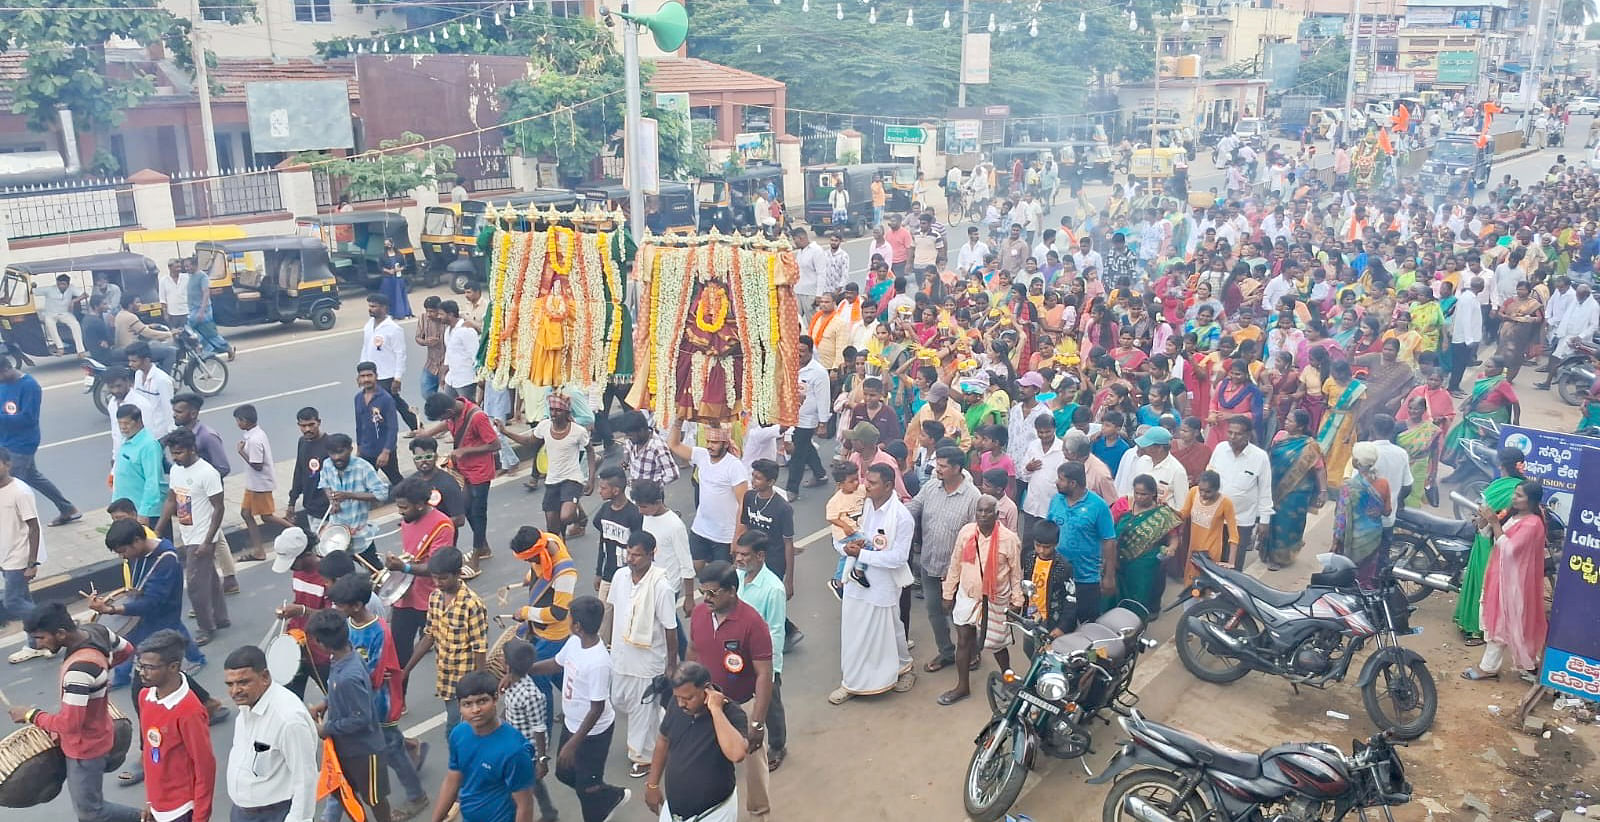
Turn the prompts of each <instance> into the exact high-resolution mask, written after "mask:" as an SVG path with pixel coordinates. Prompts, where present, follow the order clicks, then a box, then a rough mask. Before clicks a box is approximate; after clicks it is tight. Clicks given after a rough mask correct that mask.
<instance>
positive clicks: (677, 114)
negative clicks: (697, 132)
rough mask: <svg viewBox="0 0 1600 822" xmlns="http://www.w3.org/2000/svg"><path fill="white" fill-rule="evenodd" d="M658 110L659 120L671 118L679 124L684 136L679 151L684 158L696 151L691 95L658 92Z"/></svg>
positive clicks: (678, 92)
mask: <svg viewBox="0 0 1600 822" xmlns="http://www.w3.org/2000/svg"><path fill="white" fill-rule="evenodd" d="M656 108H659V109H661V114H660V117H659V118H658V119H666V118H669V117H670V118H671V119H673V120H676V121H677V122H678V124H679V127H680V128H681V130H682V134H683V139H682V140H681V141H680V148H679V150H680V151H681V153H682V154H683V155H684V156H688V155H689V153H690V152H692V151H694V125H693V121H692V120H691V119H690V117H689V95H688V94H687V93H685V92H681V91H658V92H656Z"/></svg>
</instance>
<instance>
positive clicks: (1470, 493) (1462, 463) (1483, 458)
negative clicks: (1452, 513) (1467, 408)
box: [1445, 418, 1500, 518]
mask: <svg viewBox="0 0 1600 822" xmlns="http://www.w3.org/2000/svg"><path fill="white" fill-rule="evenodd" d="M1469 422H1471V423H1472V427H1473V428H1476V429H1478V436H1477V437H1476V438H1467V437H1464V438H1462V440H1461V454H1462V458H1461V459H1459V460H1457V461H1456V466H1455V470H1454V471H1452V472H1450V476H1448V477H1445V481H1447V482H1453V483H1456V484H1458V485H1460V486H1461V493H1462V494H1464V495H1466V497H1467V498H1468V499H1482V498H1483V489H1485V488H1488V487H1489V482H1490V481H1491V480H1493V479H1494V478H1495V477H1498V476H1500V423H1498V422H1496V421H1494V420H1491V419H1482V418H1478V419H1473V420H1469ZM1472 510H1473V511H1477V510H1478V509H1476V508H1474V509H1472ZM1456 516H1457V517H1458V518H1460V517H1461V512H1460V511H1457V512H1456Z"/></svg>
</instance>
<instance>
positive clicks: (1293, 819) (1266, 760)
mask: <svg viewBox="0 0 1600 822" xmlns="http://www.w3.org/2000/svg"><path fill="white" fill-rule="evenodd" d="M1121 723H1122V729H1123V730H1124V731H1126V732H1127V734H1128V740H1127V741H1126V742H1124V743H1123V744H1122V747H1121V749H1119V750H1118V751H1117V754H1116V756H1114V757H1112V759H1111V762H1110V763H1108V764H1107V765H1106V769H1105V770H1104V771H1103V772H1101V773H1100V775H1099V776H1096V777H1094V778H1093V779H1090V780H1089V783H1090V784H1093V785H1103V784H1105V783H1107V782H1111V781H1112V780H1113V779H1115V780H1116V781H1115V782H1114V783H1113V784H1112V786H1111V792H1110V793H1108V794H1106V799H1105V803H1104V804H1103V805H1102V806H1101V815H1100V818H1101V820H1102V822H1125V821H1127V820H1132V822H1201V820H1206V821H1207V822H1209V821H1210V820H1216V821H1217V822H1221V821H1222V820H1271V822H1337V820H1341V819H1344V818H1345V817H1346V816H1348V815H1349V814H1350V812H1351V811H1355V812H1356V814H1357V815H1358V817H1359V818H1360V819H1363V820H1364V819H1366V818H1367V817H1366V809H1367V808H1382V809H1383V815H1384V817H1385V818H1386V819H1388V820H1389V822H1394V814H1393V813H1392V812H1391V811H1390V810H1389V808H1390V807H1392V806H1395V805H1404V804H1406V803H1408V802H1410V801H1411V784H1410V783H1409V782H1407V781H1406V769H1405V765H1404V764H1403V763H1401V761H1400V754H1399V752H1398V751H1397V750H1395V746H1394V744H1393V742H1392V740H1393V738H1394V735H1393V734H1392V733H1391V732H1388V731H1384V732H1381V733H1378V734H1376V735H1374V736H1373V737H1372V738H1371V739H1369V740H1367V742H1366V743H1361V742H1354V743H1352V745H1351V752H1350V754H1349V755H1348V756H1346V755H1345V753H1344V752H1343V751H1342V750H1340V749H1339V748H1338V747H1336V746H1334V745H1331V744H1328V743H1326V742H1291V743H1288V744H1284V745H1276V746H1273V747H1271V748H1268V749H1267V750H1265V751H1263V752H1261V753H1259V754H1254V753H1248V752H1246V751H1238V750H1233V749H1231V748H1226V747H1223V746H1221V745H1217V744H1216V743H1213V742H1211V741H1209V740H1207V739H1204V738H1202V737H1199V736H1196V735H1194V734H1191V733H1187V732H1185V731H1182V730H1179V729H1178V728H1174V727H1172V726H1171V725H1163V724H1160V723H1158V722H1151V721H1149V720H1147V719H1145V718H1144V717H1143V716H1142V715H1141V714H1140V713H1139V712H1138V711H1137V710H1133V711H1130V712H1129V716H1127V717H1125V718H1123V719H1122V720H1121Z"/></svg>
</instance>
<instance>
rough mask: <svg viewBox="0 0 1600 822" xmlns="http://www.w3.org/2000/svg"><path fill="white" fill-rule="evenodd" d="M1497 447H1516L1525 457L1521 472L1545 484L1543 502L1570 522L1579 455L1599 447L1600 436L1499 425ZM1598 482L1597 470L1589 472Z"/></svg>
mask: <svg viewBox="0 0 1600 822" xmlns="http://www.w3.org/2000/svg"><path fill="white" fill-rule="evenodd" d="M1500 447H1502V448H1515V449H1517V450H1519V451H1521V452H1522V453H1523V455H1524V456H1526V457H1527V461H1526V462H1524V463H1523V465H1522V472H1523V473H1524V474H1526V475H1527V476H1528V478H1529V479H1536V480H1538V481H1539V482H1540V484H1542V485H1543V486H1544V504H1545V507H1546V508H1549V509H1551V510H1552V511H1555V512H1556V515H1557V516H1559V517H1561V519H1562V520H1563V521H1566V522H1571V521H1572V517H1571V516H1570V515H1569V512H1570V511H1571V510H1572V497H1573V494H1574V493H1575V492H1576V491H1577V490H1578V474H1579V471H1578V466H1579V461H1578V458H1579V455H1580V454H1581V453H1583V452H1586V451H1592V450H1594V449H1596V448H1600V440H1596V439H1594V438H1593V437H1580V436H1578V435H1577V434H1566V433H1562V432H1560V431H1541V430H1539V429H1537V428H1522V427H1520V426H1515V425H1506V426H1501V428H1500ZM1589 481H1590V482H1591V483H1593V484H1595V485H1600V471H1595V472H1594V473H1591V474H1589Z"/></svg>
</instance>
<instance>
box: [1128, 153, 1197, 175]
mask: <svg viewBox="0 0 1600 822" xmlns="http://www.w3.org/2000/svg"><path fill="white" fill-rule="evenodd" d="M1187 158H1188V152H1186V151H1184V150H1183V149H1182V148H1179V147H1176V146H1169V147H1166V148H1136V149H1134V150H1133V154H1132V156H1131V157H1130V158H1129V160H1128V176H1130V177H1132V178H1134V179H1135V180H1144V179H1147V178H1151V177H1154V178H1155V179H1157V180H1165V179H1168V178H1170V177H1171V176H1172V175H1173V174H1175V173H1176V172H1177V169H1178V165H1179V163H1180V162H1181V161H1186V160H1187Z"/></svg>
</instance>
